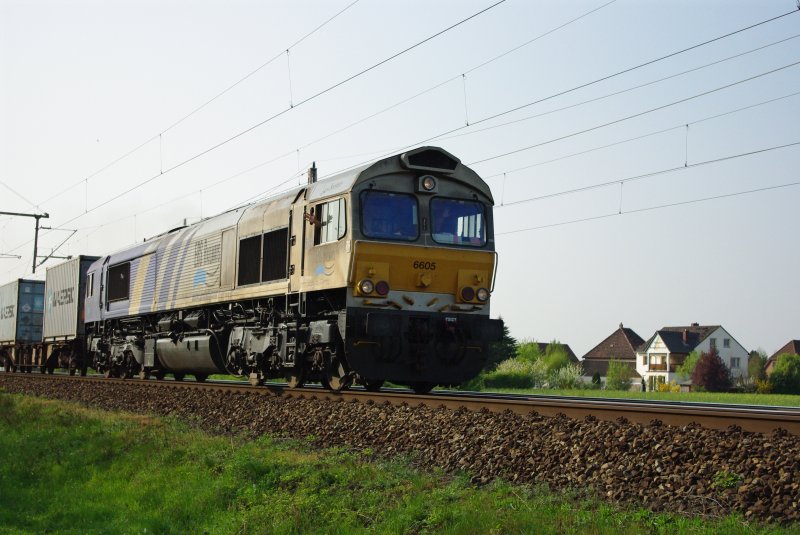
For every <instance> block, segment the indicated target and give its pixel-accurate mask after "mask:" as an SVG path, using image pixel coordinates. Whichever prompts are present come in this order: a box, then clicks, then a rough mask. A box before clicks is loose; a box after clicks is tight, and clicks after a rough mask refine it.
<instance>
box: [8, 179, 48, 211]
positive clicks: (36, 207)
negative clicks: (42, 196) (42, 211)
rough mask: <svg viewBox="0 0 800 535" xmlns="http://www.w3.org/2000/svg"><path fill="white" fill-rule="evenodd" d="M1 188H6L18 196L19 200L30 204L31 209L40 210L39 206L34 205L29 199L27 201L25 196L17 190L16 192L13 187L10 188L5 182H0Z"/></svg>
mask: <svg viewBox="0 0 800 535" xmlns="http://www.w3.org/2000/svg"><path fill="white" fill-rule="evenodd" d="M0 186H3V187H4V188H6V189H7V190H8V191H10V192H11V193H13V194H14V195H16V196H17V197H19V198H20V199H22V200H23V201H25V202H26V203H28V204H29V205H31V208H35V209H36V210H38V209H39V207H38V206H36V205H35V204H33V203H32V202H31V201H29V200H28V199H26V198H25V197H24V196H23V195H22V194H21V193H20V192H18V191H17V190H15V189H14V188H12V187H11V186H9V185H8V184H6V183H5V182H3V181H0Z"/></svg>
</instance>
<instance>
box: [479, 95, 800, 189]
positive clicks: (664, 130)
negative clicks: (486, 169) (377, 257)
mask: <svg viewBox="0 0 800 535" xmlns="http://www.w3.org/2000/svg"><path fill="white" fill-rule="evenodd" d="M798 95H800V91H795V92H793V93H789V94H788V95H782V96H780V97H775V98H771V99H768V100H762V101H760V102H756V103H754V104H749V105H747V106H742V107H740V108H735V109H732V110H728V111H725V112H722V113H716V114H714V115H709V116H707V117H703V118H702V119H695V120H693V121H689V122H688V123H681V124H677V125H675V126H670V127H667V128H661V129H659V130H654V131H652V132H647V133H645V134H640V135H638V136H633V137H629V138H625V139H622V140H619V141H615V142H613V143H607V144H605V145H599V146H596V147H592V148H589V149H585V150H582V151H578V152H572V153H569V154H565V155H563V156H559V157H557V158H551V159H549V160H544V161H541V162H536V163H533V164H528V165H524V166H522V167H515V168H514V169H506V170H505V171H501V172H499V173H494V174H492V175H484V176H483V177H482V178H483V179H484V180H491V179H493V178H497V177H500V176H502V177H503V180H505V178H506V175H510V174H512V173H517V172H519V171H525V170H527V169H531V168H534V167H538V166H540V165H546V164H549V163H554V162H558V161H561V160H566V159H568V158H574V157H575V156H581V155H584V154H588V153H590V152H595V151H598V150H602V149H608V148H611V147H616V146H618V145H622V144H625V143H630V142H632V141H638V140H640V139H645V138H648V137H652V136H656V135H659V134H665V133H667V132H672V131H674V130H678V129H683V128H686V127H687V126H689V125H697V124H700V123H704V122H706V121H711V120H713V119H719V118H721V117H726V116H728V115H733V114H735V113H739V112H742V111H746V110H751V109H753V108H757V107H759V106H765V105H767V104H771V103H773V102H778V101H780V100H784V99H787V98H791V97H796V96H798ZM687 161H688V158H687Z"/></svg>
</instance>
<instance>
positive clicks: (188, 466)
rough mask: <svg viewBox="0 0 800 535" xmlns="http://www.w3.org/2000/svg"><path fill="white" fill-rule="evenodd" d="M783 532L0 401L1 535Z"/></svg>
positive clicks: (289, 445)
mask: <svg viewBox="0 0 800 535" xmlns="http://www.w3.org/2000/svg"><path fill="white" fill-rule="evenodd" d="M44 532H57V533H209V534H216V533H342V534H345V533H437V534H438V533H443V534H485V533H708V534H712V533H782V532H784V531H783V530H781V529H779V528H774V527H759V526H755V525H753V524H749V523H747V522H745V521H744V520H742V518H741V517H737V516H730V517H727V518H723V519H718V520H700V519H688V518H684V517H680V516H674V515H667V514H654V513H651V512H649V511H646V510H624V509H619V508H617V507H615V506H611V505H609V504H606V503H604V502H600V501H597V500H596V499H591V498H586V497H580V496H578V495H575V494H569V493H553V492H550V491H548V490H546V489H545V488H542V487H539V488H527V487H520V486H511V485H509V484H506V483H495V484H493V485H490V486H488V487H484V488H476V487H474V486H472V485H471V484H470V483H469V479H468V477H467V476H465V475H457V476H450V475H447V474H443V473H441V472H437V471H430V470H426V471H420V470H416V469H414V468H413V467H412V464H411V463H409V462H408V460H407V459H406V460H403V459H396V460H385V459H381V458H377V457H376V456H375V455H374V454H373V452H372V451H370V450H365V451H360V452H349V451H345V450H342V449H332V450H322V451H319V450H314V449H313V448H311V447H310V445H309V444H308V443H306V442H298V441H288V440H281V439H276V438H270V437H262V438H260V439H257V440H253V441H245V440H244V439H241V438H231V437H213V436H209V435H207V434H204V433H202V432H200V431H198V430H196V429H192V428H189V427H188V426H187V425H185V424H182V423H180V422H177V421H173V420H169V419H160V418H155V417H146V416H136V415H130V414H120V413H104V412H99V411H94V410H89V409H85V408H81V407H78V406H76V405H71V404H66V403H63V402H56V401H46V400H39V399H34V398H26V397H22V396H17V395H14V396H12V395H8V394H3V393H2V392H0V533H44Z"/></svg>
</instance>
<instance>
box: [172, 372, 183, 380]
mask: <svg viewBox="0 0 800 535" xmlns="http://www.w3.org/2000/svg"><path fill="white" fill-rule="evenodd" d="M172 377H174V378H175V380H176V381H183V378H184V377H186V374H185V373H173V374H172Z"/></svg>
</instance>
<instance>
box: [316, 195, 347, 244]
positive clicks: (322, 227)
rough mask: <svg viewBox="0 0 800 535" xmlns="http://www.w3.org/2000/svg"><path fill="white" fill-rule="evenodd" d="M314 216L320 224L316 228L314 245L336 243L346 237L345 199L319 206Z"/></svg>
mask: <svg viewBox="0 0 800 535" xmlns="http://www.w3.org/2000/svg"><path fill="white" fill-rule="evenodd" d="M314 216H315V218H316V221H317V222H318V223H317V224H316V225H315V226H314V245H320V244H323V243H331V242H335V241H337V240H339V239H340V238H342V237H344V234H345V231H346V230H347V224H346V222H345V210H344V199H336V200H335V201H331V202H325V203H322V204H318V205H317V206H316V208H315V209H314Z"/></svg>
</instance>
